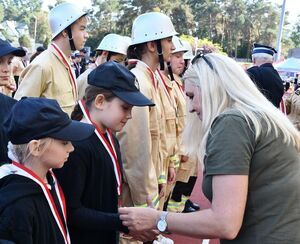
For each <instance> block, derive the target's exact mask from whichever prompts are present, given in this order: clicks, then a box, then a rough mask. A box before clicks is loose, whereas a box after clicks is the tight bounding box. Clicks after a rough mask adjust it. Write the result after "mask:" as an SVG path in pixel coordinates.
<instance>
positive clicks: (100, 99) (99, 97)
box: [94, 94, 106, 110]
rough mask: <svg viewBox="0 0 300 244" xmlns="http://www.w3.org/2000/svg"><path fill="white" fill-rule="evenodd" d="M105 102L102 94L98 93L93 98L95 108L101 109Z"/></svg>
mask: <svg viewBox="0 0 300 244" xmlns="http://www.w3.org/2000/svg"><path fill="white" fill-rule="evenodd" d="M105 102H106V100H105V97H104V95H103V94H98V95H97V96H96V98H95V100H94V106H95V108H97V109H100V110H102V109H103V105H104V104H105Z"/></svg>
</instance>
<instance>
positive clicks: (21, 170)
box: [11, 161, 71, 244]
mask: <svg viewBox="0 0 300 244" xmlns="http://www.w3.org/2000/svg"><path fill="white" fill-rule="evenodd" d="M11 167H12V168H13V172H14V174H18V175H22V176H24V177H26V178H29V179H31V180H33V181H34V182H36V183H37V184H38V185H39V186H40V187H41V188H42V190H43V193H44V195H45V197H46V199H47V202H48V204H49V207H50V210H51V212H52V214H53V216H54V219H55V221H56V223H57V225H58V227H59V230H60V232H61V234H62V235H63V237H64V240H65V243H66V244H69V243H71V241H70V236H69V232H68V229H66V228H65V226H67V220H66V203H65V197H64V194H63V191H62V189H61V188H60V186H58V184H57V180H56V178H55V176H54V174H53V172H52V171H51V170H49V172H50V174H51V177H52V178H53V180H54V182H55V191H56V194H57V197H58V199H59V204H60V207H61V209H62V212H63V217H64V219H61V216H60V215H59V213H58V210H57V206H56V205H55V202H54V199H53V197H52V195H51V193H50V190H49V189H48V187H47V185H46V184H45V183H44V182H43V180H42V179H41V178H40V177H39V176H37V175H36V174H35V173H34V172H33V171H31V170H30V169H28V168H26V167H25V166H23V165H22V164H20V163H17V162H14V161H13V162H12V165H11ZM63 221H64V222H65V226H64V224H63Z"/></svg>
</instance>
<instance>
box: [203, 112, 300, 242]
mask: <svg viewBox="0 0 300 244" xmlns="http://www.w3.org/2000/svg"><path fill="white" fill-rule="evenodd" d="M262 124H263V129H262V130H263V131H262V132H261V135H260V136H259V138H258V139H257V140H255V134H254V128H253V126H249V125H248V124H247V122H246V120H245V118H244V117H243V116H242V115H241V113H240V112H238V111H237V110H233V109H232V110H229V111H227V112H224V113H223V114H221V115H219V116H218V117H217V118H216V119H215V121H214V122H213V124H212V126H211V131H210V134H209V136H208V140H207V146H206V156H205V158H204V165H205V170H204V177H203V185H202V187H203V192H204V194H205V195H206V197H207V198H208V199H209V200H210V201H211V200H212V195H213V194H212V192H213V189H212V179H213V176H214V175H248V176H249V186H248V196H247V203H246V208H245V214H244V219H243V223H242V227H241V229H240V232H239V234H238V236H237V237H236V238H235V239H234V240H231V241H229V240H221V243H222V244H224V243H241V244H248V243H249V244H277V243H278V244H279V243H280V244H288V243H300V159H299V154H298V153H297V151H296V149H295V148H294V147H293V146H292V145H287V144H284V143H283V141H282V136H278V137H276V136H275V133H274V131H271V133H269V134H267V133H266V124H265V122H262Z"/></svg>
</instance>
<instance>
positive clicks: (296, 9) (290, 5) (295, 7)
mask: <svg viewBox="0 0 300 244" xmlns="http://www.w3.org/2000/svg"><path fill="white" fill-rule="evenodd" d="M269 1H271V2H274V3H277V4H282V3H283V0H269ZM43 2H44V4H43V8H44V9H47V6H48V5H53V4H55V2H56V1H55V0H43ZM68 2H72V3H75V4H77V5H78V6H80V7H82V8H89V7H90V6H91V0H80V1H78V0H68ZM286 11H289V17H288V20H289V22H290V23H291V24H293V23H295V22H296V20H297V15H298V14H300V1H299V0H286Z"/></svg>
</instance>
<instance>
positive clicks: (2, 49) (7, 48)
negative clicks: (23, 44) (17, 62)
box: [0, 39, 26, 57]
mask: <svg viewBox="0 0 300 244" xmlns="http://www.w3.org/2000/svg"><path fill="white" fill-rule="evenodd" d="M8 54H13V55H14V56H18V57H23V56H25V54H26V52H25V51H24V50H23V49H22V48H15V47H13V46H12V45H10V43H9V42H8V41H5V40H2V39H0V57H3V56H6V55H8Z"/></svg>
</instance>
